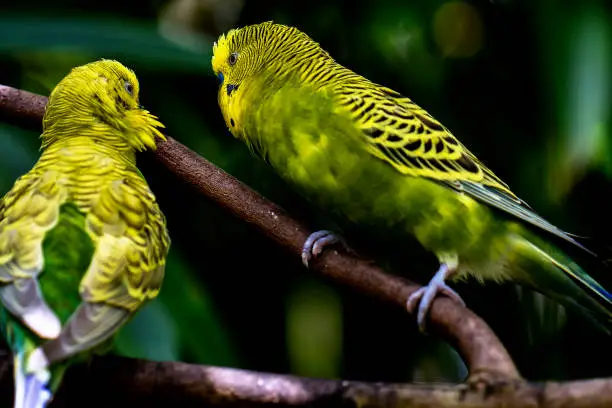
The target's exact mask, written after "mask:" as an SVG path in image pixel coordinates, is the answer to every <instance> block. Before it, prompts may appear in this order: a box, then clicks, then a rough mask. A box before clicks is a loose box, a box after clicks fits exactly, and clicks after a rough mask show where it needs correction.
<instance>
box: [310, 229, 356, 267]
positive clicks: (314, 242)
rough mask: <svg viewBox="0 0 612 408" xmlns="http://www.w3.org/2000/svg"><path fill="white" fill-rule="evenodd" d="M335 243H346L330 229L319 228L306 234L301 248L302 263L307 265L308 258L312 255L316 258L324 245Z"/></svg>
mask: <svg viewBox="0 0 612 408" xmlns="http://www.w3.org/2000/svg"><path fill="white" fill-rule="evenodd" d="M337 243H340V244H342V245H343V246H345V247H346V244H345V243H344V241H343V240H342V238H340V237H338V236H337V235H336V234H334V233H333V232H331V231H328V230H320V231H316V232H313V233H312V234H310V235H309V236H308V239H306V242H304V247H303V248H302V263H303V264H304V265H305V266H306V267H308V263H309V262H310V260H311V259H312V258H313V257H314V258H316V257H317V256H319V255H320V254H321V252H323V249H324V248H325V247H326V246H328V245H332V244H337Z"/></svg>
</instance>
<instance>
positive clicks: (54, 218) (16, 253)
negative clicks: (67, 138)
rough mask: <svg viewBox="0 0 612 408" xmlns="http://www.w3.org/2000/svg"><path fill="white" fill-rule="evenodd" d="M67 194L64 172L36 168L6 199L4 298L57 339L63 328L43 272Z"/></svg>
mask: <svg viewBox="0 0 612 408" xmlns="http://www.w3.org/2000/svg"><path fill="white" fill-rule="evenodd" d="M67 196H68V194H67V189H66V188H65V187H64V185H63V183H62V182H61V180H60V174H59V173H57V172H55V171H52V170H48V171H45V172H34V171H32V172H29V173H27V174H25V175H23V176H21V177H20V178H19V179H17V181H15V184H14V185H13V187H12V189H11V190H10V191H9V192H8V193H7V194H6V195H5V196H4V198H3V199H2V201H1V202H0V302H2V306H4V307H5V308H6V309H7V310H8V311H9V312H10V313H11V314H12V315H13V316H14V317H16V318H17V319H18V320H19V321H21V322H22V323H23V324H25V325H26V326H27V327H28V328H29V329H30V330H32V331H33V332H34V333H36V334H37V335H38V336H40V337H42V338H53V337H55V336H57V335H58V334H59V331H60V329H61V323H60V320H59V319H58V317H57V316H56V314H55V313H54V312H53V311H52V310H51V309H50V308H49V306H48V305H47V303H46V302H45V300H44V298H43V295H42V293H41V290H40V285H39V283H38V275H39V274H40V273H41V272H42V270H43V267H44V257H43V248H42V243H43V239H44V237H45V234H46V233H47V231H49V230H51V229H52V228H53V227H54V226H55V225H56V224H57V222H58V219H59V209H60V206H61V205H62V204H63V202H64V201H65V200H66V199H67Z"/></svg>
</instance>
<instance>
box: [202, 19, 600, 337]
mask: <svg viewBox="0 0 612 408" xmlns="http://www.w3.org/2000/svg"><path fill="white" fill-rule="evenodd" d="M212 68H213V71H214V72H215V74H216V75H217V77H218V78H219V81H220V83H221V85H220V89H219V95H218V100H219V106H220V108H221V111H222V113H223V117H224V119H225V122H226V124H227V126H228V128H229V130H230V132H231V133H232V134H233V135H234V136H235V137H237V138H238V139H240V140H242V141H244V142H245V143H246V144H247V145H248V147H249V148H250V149H251V150H252V151H253V152H254V153H255V154H256V155H258V156H259V157H261V158H262V159H264V160H265V161H266V162H267V163H269V164H270V165H271V166H272V168H274V169H275V171H276V172H277V173H278V174H279V175H280V176H282V177H283V178H284V179H285V180H286V181H287V182H288V183H289V184H290V185H292V186H293V187H294V188H295V189H297V191H299V192H300V193H301V194H303V195H304V196H305V197H307V198H308V199H310V200H312V201H313V202H315V203H317V204H318V205H320V206H321V207H322V208H325V209H327V210H329V211H331V212H334V213H340V214H342V215H343V216H344V217H345V218H346V219H348V220H350V221H351V222H353V223H357V224H361V225H368V226H374V227H375V228H378V229H379V230H382V231H385V230H390V229H394V230H400V231H401V233H402V234H405V236H406V237H408V236H413V237H416V239H417V240H418V241H419V242H420V243H421V244H422V245H423V247H424V248H426V249H427V250H429V251H432V252H433V253H435V254H436V255H437V257H438V259H439V262H440V268H439V270H438V271H437V273H436V274H435V275H434V277H433V278H432V279H431V281H430V282H429V284H428V285H427V286H426V287H424V288H422V289H421V290H419V291H417V292H416V293H415V294H413V295H412V296H411V297H410V298H409V299H407V307H408V309H409V310H411V311H415V309H417V306H418V322H419V326H420V327H421V329H424V322H425V316H426V314H427V311H428V309H429V307H430V305H431V302H432V301H433V299H434V298H435V296H436V294H437V293H439V292H441V293H444V294H445V295H447V296H450V297H452V298H454V299H455V300H456V301H458V302H461V303H463V301H462V300H461V298H460V296H459V295H458V294H457V293H456V292H455V291H454V290H453V289H451V288H450V287H449V286H447V284H446V283H445V281H446V280H447V279H457V278H461V277H465V276H469V275H471V276H474V277H476V278H477V279H478V280H481V281H482V280H495V281H504V280H509V281H514V282H517V283H520V284H523V285H526V286H531V287H533V288H535V289H536V290H538V291H541V292H543V293H544V294H547V295H548V296H550V297H553V298H555V299H557V300H558V301H561V302H563V303H565V304H570V305H574V306H577V307H578V309H579V310H583V311H586V312H590V314H587V315H586V316H592V317H595V318H596V319H598V320H599V321H600V322H602V323H604V325H605V324H607V323H608V322H609V321H610V317H611V316H612V295H610V293H608V292H607V291H606V290H605V289H604V288H602V287H601V286H600V285H599V284H598V283H597V282H595V281H594V280H593V279H592V278H591V277H590V276H589V275H588V274H587V273H586V272H585V271H584V270H583V268H581V267H580V266H578V265H577V264H576V263H575V262H574V261H573V260H572V259H571V258H570V257H569V256H568V255H567V254H566V253H565V252H563V251H562V250H561V249H559V246H558V245H556V244H555V243H554V242H553V240H554V239H558V240H560V242H566V243H567V244H568V245H570V246H573V247H575V248H576V249H577V251H578V252H582V253H583V254H584V255H585V256H586V257H587V258H588V257H593V255H594V254H593V253H592V252H590V251H589V250H587V249H586V248H584V247H583V246H582V245H581V244H580V243H578V242H577V241H576V240H575V239H574V238H572V237H571V236H570V235H568V234H567V233H565V232H563V231H561V230H560V229H558V228H557V227H555V226H554V225H551V224H550V223H549V222H548V221H546V220H545V219H543V218H542V217H540V216H538V215H537V214H536V213H535V212H534V211H533V210H532V209H531V208H530V207H529V206H528V205H527V204H525V202H523V201H522V200H521V199H519V198H518V197H517V196H516V195H515V194H514V193H513V192H512V191H510V189H509V188H508V186H507V185H506V184H505V183H503V182H502V181H501V180H500V179H499V178H498V177H496V176H495V174H493V172H492V171H491V170H489V169H488V168H487V167H485V166H484V165H483V164H482V163H481V162H480V161H479V160H478V159H477V158H476V157H475V156H474V155H473V154H472V153H471V152H470V151H469V150H468V149H467V148H466V147H465V146H463V145H462V144H461V142H459V140H457V138H455V136H453V135H452V134H451V132H450V131H449V130H448V129H447V128H446V127H444V126H443V125H442V124H441V123H440V122H438V121H437V120H436V119H434V118H433V117H432V116H431V115H430V114H428V113H427V112H426V111H425V110H424V109H422V108H421V107H419V106H418V105H416V104H415V103H414V102H413V101H412V100H411V99H409V98H407V97H406V96H403V95H401V94H400V93H398V92H396V91H394V90H392V89H389V88H387V87H385V86H382V85H379V84H376V83H374V82H372V81H370V80H368V79H366V78H364V77H363V76H361V75H358V74H356V73H355V72H353V71H351V70H350V69H348V68H346V67H344V66H342V65H340V64H338V63H337V62H336V61H334V59H333V58H332V57H331V56H330V55H329V53H327V52H326V51H325V50H323V49H322V48H321V47H320V46H319V44H318V43H316V42H315V41H313V40H312V39H311V38H310V37H309V36H307V35H306V34H305V33H303V32H301V31H299V30H298V29H296V28H294V27H289V26H286V25H281V24H274V23H272V22H265V23H262V24H257V25H251V26H247V27H244V28H240V29H234V30H231V31H229V32H228V33H227V34H224V35H221V36H220V37H219V39H218V41H217V42H216V43H215V45H214V47H213V57H212ZM335 241H337V238H336V237H335V236H334V235H333V234H332V233H330V232H328V231H319V232H315V233H314V234H313V235H311V236H310V237H309V239H308V240H307V242H306V244H305V246H304V251H303V259H304V262H305V263H306V264H308V260H309V259H310V258H311V257H312V256H313V255H314V256H316V255H317V254H319V253H320V252H321V250H322V248H323V247H324V246H325V245H326V244H329V243H332V242H335ZM589 262H590V260H589Z"/></svg>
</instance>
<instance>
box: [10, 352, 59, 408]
mask: <svg viewBox="0 0 612 408" xmlns="http://www.w3.org/2000/svg"><path fill="white" fill-rule="evenodd" d="M14 364H15V372H14V376H15V405H14V408H46V407H47V404H48V403H49V401H50V400H51V397H52V394H51V391H49V389H48V388H47V386H48V383H49V379H50V375H49V371H48V370H47V369H44V370H41V371H40V372H37V373H31V374H27V375H26V374H24V370H23V365H22V356H21V355H16V356H15V361H14Z"/></svg>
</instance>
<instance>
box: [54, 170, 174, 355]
mask: <svg viewBox="0 0 612 408" xmlns="http://www.w3.org/2000/svg"><path fill="white" fill-rule="evenodd" d="M85 229H86V231H87V233H88V234H89V236H90V237H91V239H92V241H93V242H94V244H95V252H94V255H93V259H92V260H91V263H90V265H89V268H88V270H87V272H86V273H85V275H84V276H83V278H82V280H81V283H80V287H79V293H80V295H81V298H82V299H83V301H82V303H81V304H80V305H79V307H78V308H77V309H76V311H75V312H74V313H73V314H72V316H71V317H70V319H69V321H68V322H67V323H66V325H65V327H64V329H63V330H62V333H61V334H60V336H58V337H57V338H56V339H54V340H52V341H49V342H47V343H45V345H44V346H43V349H44V351H45V355H46V357H47V359H48V360H49V361H50V362H53V361H58V360H61V359H65V358H67V357H70V356H72V355H75V354H77V353H79V352H82V351H85V350H87V349H90V348H93V347H96V346H98V345H100V344H102V342H103V341H105V340H107V339H109V338H111V337H112V336H113V335H114V334H115V333H116V332H117V330H118V329H119V328H120V327H121V326H122V325H123V324H124V323H126V322H127V321H128V320H129V319H130V317H131V316H132V315H133V314H134V313H135V312H136V311H137V310H138V309H139V308H140V307H141V306H142V305H143V304H144V303H145V301H147V300H149V299H152V298H155V297H156V296H157V294H158V292H159V290H160V287H161V284H162V280H163V277H164V272H165V266H166V256H167V254H168V250H169V246H170V237H169V235H168V231H167V229H166V220H165V217H164V215H163V213H162V212H161V210H160V209H159V207H158V205H157V202H156V200H155V197H154V195H153V193H152V192H151V190H150V189H149V187H148V185H147V184H146V182H145V181H144V180H143V179H142V178H141V176H140V175H139V174H138V173H136V172H133V173H129V174H125V175H124V177H123V178H118V179H115V180H112V181H110V182H108V183H106V185H105V187H103V188H102V189H101V191H100V193H99V195H98V196H97V198H96V199H95V201H94V202H93V203H92V206H91V207H90V208H89V211H88V213H87V216H86V220H85Z"/></svg>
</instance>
